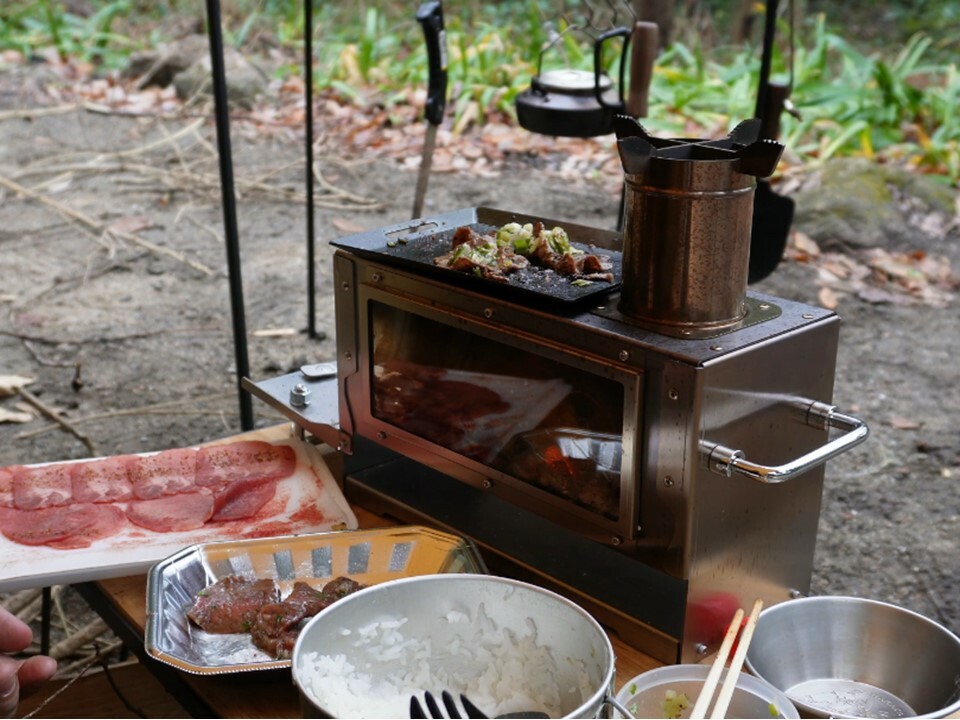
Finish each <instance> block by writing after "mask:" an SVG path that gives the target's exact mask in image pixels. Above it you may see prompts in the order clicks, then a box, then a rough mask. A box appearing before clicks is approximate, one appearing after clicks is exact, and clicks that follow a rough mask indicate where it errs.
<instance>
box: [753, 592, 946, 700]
mask: <svg viewBox="0 0 960 720" xmlns="http://www.w3.org/2000/svg"><path fill="white" fill-rule="evenodd" d="M747 667H748V668H749V669H750V671H751V672H753V674H754V675H756V676H757V677H760V678H762V679H764V680H766V681H767V682H768V683H770V684H771V685H773V686H774V687H776V688H778V689H780V690H782V691H783V692H784V693H786V695H787V696H788V697H789V698H790V699H791V700H792V701H793V704H794V705H796V706H797V708H798V709H799V710H800V712H801V713H802V714H808V715H812V716H814V717H846V718H896V717H930V718H941V717H946V716H947V715H950V714H951V713H954V712H956V711H957V710H960V638H957V636H956V635H954V634H953V633H951V632H950V631H949V630H947V629H946V628H944V627H942V626H940V625H938V624H937V623H935V622H933V621H932V620H930V619H928V618H925V617H923V616H922V615H918V614H917V613H914V612H911V611H910V610H906V609H904V608H900V607H897V606H896V605H890V604H888V603H883V602H879V601H876V600H864V599H861V598H853V597H809V598H802V599H799V600H791V601H789V602H785V603H782V604H780V605H775V606H773V607H770V608H768V609H766V610H764V611H763V613H761V615H760V620H759V622H758V623H757V628H756V632H755V634H754V636H753V642H752V643H751V644H750V650H749V652H748V653H747Z"/></svg>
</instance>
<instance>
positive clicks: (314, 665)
mask: <svg viewBox="0 0 960 720" xmlns="http://www.w3.org/2000/svg"><path fill="white" fill-rule="evenodd" d="M405 623H406V619H405V618H401V617H395V618H389V619H386V620H381V621H378V622H373V623H371V624H369V625H367V626H365V627H362V628H358V629H356V630H355V631H353V632H352V633H350V631H346V632H344V633H343V634H345V635H346V634H353V635H356V639H355V640H354V642H353V646H354V648H355V650H354V651H352V653H351V656H350V657H349V658H348V657H347V656H346V655H344V654H336V655H326V654H321V653H319V652H309V653H305V654H304V655H303V657H302V667H301V673H300V680H301V683H302V685H303V690H304V691H305V692H307V693H308V694H309V695H311V696H312V697H313V698H314V701H315V702H316V703H317V705H319V706H320V707H322V708H323V709H324V710H325V711H327V712H328V713H330V714H331V715H333V716H334V717H338V718H385V717H394V718H403V717H409V712H410V698H411V696H413V695H417V696H418V697H419V698H420V699H421V704H422V698H423V692H424V691H425V690H429V691H430V692H432V693H433V694H434V695H435V696H437V697H439V695H440V693H441V691H443V690H448V691H449V692H451V693H452V694H453V695H454V696H455V697H457V696H459V694H460V693H464V694H465V695H466V696H467V697H468V698H470V700H471V701H472V702H473V703H474V704H475V705H477V707H479V708H480V709H481V710H483V711H484V713H485V714H486V715H487V716H488V717H495V716H497V715H502V714H504V713H511V712H523V711H533V710H539V711H541V712H545V713H547V715H549V716H550V717H560V716H562V715H564V714H566V712H570V711H571V710H572V709H575V708H577V707H579V706H580V705H582V704H583V702H585V701H586V700H587V699H588V698H589V697H590V696H591V695H592V694H593V692H594V689H593V688H592V687H591V683H590V678H589V675H588V673H587V671H586V668H584V667H583V664H582V663H580V662H578V661H574V660H571V659H569V658H568V659H565V660H564V662H565V665H566V666H565V667H564V668H562V669H561V668H560V667H559V666H558V663H557V661H556V660H555V659H554V657H553V655H552V654H551V652H550V648H548V647H546V646H543V645H540V644H538V642H537V629H536V625H535V624H534V622H533V620H532V619H530V618H528V619H527V621H526V628H524V629H523V630H522V631H521V632H520V633H516V632H511V631H510V630H509V629H507V628H501V627H498V626H497V624H496V623H495V622H494V621H493V620H491V619H490V617H489V616H488V615H487V614H486V612H485V610H484V607H483V605H482V604H481V605H480V606H479V608H478V610H477V612H476V614H475V615H474V616H473V617H471V616H470V614H469V613H468V612H461V611H451V612H448V613H447V614H446V615H444V616H441V617H438V618H437V621H436V626H435V627H434V633H433V637H427V638H413V637H405V636H404V634H403V631H402V630H403V625H404V624H405ZM562 678H566V681H565V682H566V687H563V686H562V685H561V682H563V681H562Z"/></svg>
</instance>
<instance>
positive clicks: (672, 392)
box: [667, 388, 680, 400]
mask: <svg viewBox="0 0 960 720" xmlns="http://www.w3.org/2000/svg"><path fill="white" fill-rule="evenodd" d="M667 397H668V398H670V399H671V400H676V399H677V398H678V397H680V393H678V392H677V391H676V390H674V389H673V388H670V389H669V390H667Z"/></svg>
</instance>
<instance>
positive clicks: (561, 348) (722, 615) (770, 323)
mask: <svg viewBox="0 0 960 720" xmlns="http://www.w3.org/2000/svg"><path fill="white" fill-rule="evenodd" d="M469 212H472V213H478V212H479V213H481V214H482V213H483V212H485V211H483V210H474V211H469ZM495 212H499V211H495ZM510 217H516V216H514V215H510ZM470 219H472V220H473V221H476V220H477V217H475V216H471V217H468V218H466V220H470ZM487 219H488V220H490V218H487ZM503 219H504V218H503V217H501V216H499V215H497V216H496V217H495V218H493V220H495V221H496V222H499V221H501V220H503ZM521 219H522V218H521ZM463 222H465V219H464V216H463V211H460V212H458V213H453V214H451V215H449V216H446V217H443V216H441V217H439V218H437V219H434V221H433V222H432V228H431V229H428V230H427V231H426V232H436V231H437V230H438V228H439V229H443V228H444V227H445V226H447V225H449V226H451V227H452V226H455V225H456V224H458V223H463ZM396 230H397V229H396V228H393V229H390V232H387V231H384V237H395V236H396ZM406 231H407V233H408V236H409V238H415V236H416V235H417V233H418V232H421V233H422V232H424V231H423V230H418V226H414V225H411V226H410V227H408V228H406ZM596 235H597V236H596V237H593V238H592V239H591V243H592V244H595V245H598V246H600V247H602V246H603V244H604V243H606V244H607V245H608V247H610V248H614V247H615V246H616V245H617V243H618V242H619V238H618V237H616V236H613V235H612V234H603V233H600V232H599V231H598V232H597V233H596ZM334 270H335V287H336V291H335V292H336V295H335V298H336V319H337V329H336V332H337V365H338V374H337V377H336V380H335V382H334V381H333V380H332V379H321V378H310V377H307V376H306V375H303V374H302V373H294V374H293V375H289V376H285V377H282V378H276V379H273V380H270V381H266V382H263V383H257V384H254V383H248V387H249V388H250V389H251V390H252V391H253V392H254V393H255V394H257V395H258V396H260V397H261V398H263V399H265V400H267V401H268V402H270V403H271V404H274V405H276V406H278V407H280V408H281V409H283V410H284V411H285V412H286V413H287V414H288V415H289V416H290V417H291V418H293V419H294V420H295V421H296V422H297V423H298V424H299V425H300V426H301V427H302V428H304V430H305V432H308V433H310V434H312V435H315V436H316V437H318V438H320V439H322V440H324V441H325V442H327V443H329V444H331V445H333V446H334V447H337V448H339V449H340V451H341V452H342V454H343V457H344V460H345V470H344V485H345V490H346V492H347V494H348V497H353V498H357V499H361V500H363V501H364V502H365V503H366V504H367V505H369V506H372V507H375V508H377V509H379V510H382V511H383V512H386V513H390V514H392V515H394V516H395V517H397V518H399V519H401V520H418V521H428V522H432V523H434V524H436V525H439V526H441V527H445V528H448V529H452V530H455V531H458V532H461V533H463V534H466V535H469V536H470V537H472V538H473V539H474V540H475V541H476V542H478V544H480V545H481V547H483V548H484V549H485V550H487V551H489V552H490V553H492V554H493V555H495V556H497V557H499V558H500V559H502V560H503V561H504V562H505V563H509V564H510V565H511V567H513V568H514V569H515V570H517V569H519V570H521V571H523V572H525V573H529V574H530V575H532V576H533V577H534V578H536V579H539V580H540V581H542V582H544V583H546V584H549V585H553V586H555V587H557V588H558V589H560V590H561V591H565V592H567V593H568V594H571V595H572V596H574V597H575V598H576V599H578V600H580V601H582V602H584V604H585V605H587V606H588V607H589V608H590V609H591V610H592V611H593V612H594V613H595V614H597V616H598V617H599V618H600V619H601V620H602V621H604V622H606V623H607V624H609V625H611V626H612V627H614V628H615V629H616V630H618V631H619V632H621V633H622V634H623V635H625V636H626V637H627V638H628V639H629V640H630V641H631V642H633V643H634V644H635V645H637V646H638V647H640V648H641V649H643V650H645V651H646V652H648V653H650V654H652V655H654V656H656V657H659V658H660V659H662V660H664V661H666V662H678V661H690V660H695V659H697V658H698V657H700V656H703V655H705V654H708V653H710V652H712V651H714V650H715V649H716V648H717V646H718V645H719V642H720V640H721V639H722V635H723V631H724V630H725V628H726V624H727V622H729V618H730V616H731V615H732V613H733V611H734V610H735V609H736V608H737V607H740V606H748V605H749V604H750V603H752V601H753V599H755V598H757V597H761V598H763V599H764V600H765V602H766V603H767V604H768V605H769V604H773V603H777V602H780V601H783V600H786V599H788V598H789V597H790V596H791V595H792V594H796V593H805V592H806V591H807V590H808V587H809V582H810V577H811V572H812V564H813V555H814V546H815V542H816V534H817V524H818V519H819V513H820V502H821V493H822V487H823V473H824V468H823V463H824V462H825V461H826V460H827V459H829V458H830V457H833V456H835V455H836V454H838V453H840V452H843V451H844V450H845V449H846V448H848V447H851V446H852V445H854V444H856V443H858V442H860V441H861V440H862V439H864V438H865V437H866V432H867V430H866V427H865V426H864V425H863V423H862V422H860V421H859V420H857V419H856V418H851V417H849V416H846V415H842V414H839V413H836V412H835V411H834V410H833V409H832V408H831V407H830V405H829V402H830V399H831V396H832V393H833V384H834V370H835V358H836V350H837V342H838V327H839V318H838V317H837V316H836V315H835V314H833V313H832V312H830V311H827V310H823V309H820V308H815V307H810V306H806V305H802V304H798V303H795V302H791V301H786V300H781V299H777V298H771V297H764V296H760V295H756V294H749V295H748V296H747V297H746V298H745V313H744V317H743V319H742V321H741V322H739V323H737V324H736V326H734V327H732V328H726V329H725V330H724V331H722V332H721V333H720V334H713V335H712V336H711V337H694V338H685V337H670V336H667V335H662V334H658V333H657V332H653V331H650V330H646V329H644V328H643V327H641V326H640V325H638V324H637V323H636V322H634V321H633V320H632V319H630V318H627V317H624V316H623V315H621V313H620V312H619V310H618V309H617V298H618V294H617V292H615V291H614V292H610V293H598V294H596V295H593V296H590V297H587V298H586V299H585V300H578V301H576V302H572V303H565V302H564V303H555V302H552V301H547V302H538V301H535V300H534V299H533V298H529V297H527V296H525V295H524V294H523V293H520V294H511V293H508V292H503V291H502V289H495V290H488V289H487V288H486V287H485V286H482V285H477V286H476V287H473V286H468V285H469V284H466V283H464V282H463V281H462V279H461V278H460V277H457V276H456V274H455V273H452V272H448V273H447V275H444V274H442V273H429V272H422V271H421V270H420V269H418V268H416V267H411V266H406V265H404V264H398V263H395V262H392V261H390V260H389V259H388V260H386V261H383V260H382V259H381V258H379V257H378V256H377V255H376V254H371V253H368V252H366V251H364V250H363V249H359V250H358V249H357V248H349V247H344V248H341V249H340V250H338V251H337V253H336V255H335V258H334ZM297 386H299V388H298V387H297ZM304 391H306V392H307V394H308V396H309V397H310V398H311V399H310V400H309V403H308V404H306V405H304V404H303V395H304ZM831 429H834V430H835V432H833V433H832V434H831V432H830V431H831ZM493 565H496V563H493Z"/></svg>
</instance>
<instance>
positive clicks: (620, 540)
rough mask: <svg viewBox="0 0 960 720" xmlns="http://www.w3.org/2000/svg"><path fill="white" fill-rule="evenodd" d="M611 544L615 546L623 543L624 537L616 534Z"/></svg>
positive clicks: (611, 539)
mask: <svg viewBox="0 0 960 720" xmlns="http://www.w3.org/2000/svg"><path fill="white" fill-rule="evenodd" d="M610 544H611V545H613V546H614V547H618V546H620V545H622V544H623V538H622V537H620V536H619V535H614V536H613V537H612V538H610Z"/></svg>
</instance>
